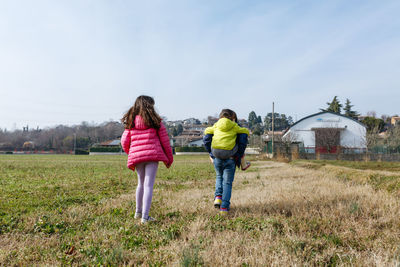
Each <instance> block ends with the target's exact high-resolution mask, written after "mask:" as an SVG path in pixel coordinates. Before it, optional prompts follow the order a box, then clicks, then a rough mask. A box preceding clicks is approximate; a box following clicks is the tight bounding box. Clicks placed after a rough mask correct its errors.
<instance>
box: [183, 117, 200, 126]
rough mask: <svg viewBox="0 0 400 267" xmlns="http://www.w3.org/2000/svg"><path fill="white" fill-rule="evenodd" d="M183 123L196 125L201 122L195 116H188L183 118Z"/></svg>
mask: <svg viewBox="0 0 400 267" xmlns="http://www.w3.org/2000/svg"><path fill="white" fill-rule="evenodd" d="M183 124H184V125H197V124H201V122H200V121H199V120H198V119H196V118H189V119H186V120H183Z"/></svg>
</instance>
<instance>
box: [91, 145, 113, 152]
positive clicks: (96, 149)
mask: <svg viewBox="0 0 400 267" xmlns="http://www.w3.org/2000/svg"><path fill="white" fill-rule="evenodd" d="M120 151H121V147H104V146H99V147H91V148H90V152H120Z"/></svg>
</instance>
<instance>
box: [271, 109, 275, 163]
mask: <svg viewBox="0 0 400 267" xmlns="http://www.w3.org/2000/svg"><path fill="white" fill-rule="evenodd" d="M274 110H275V103H274V102H272V157H274V135H275V125H274V124H275V113H274V112H275V111H274Z"/></svg>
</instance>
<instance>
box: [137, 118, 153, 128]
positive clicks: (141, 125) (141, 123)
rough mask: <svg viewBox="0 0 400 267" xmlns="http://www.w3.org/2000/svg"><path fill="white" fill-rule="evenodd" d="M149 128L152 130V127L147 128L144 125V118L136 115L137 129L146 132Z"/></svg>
mask: <svg viewBox="0 0 400 267" xmlns="http://www.w3.org/2000/svg"><path fill="white" fill-rule="evenodd" d="M148 128H150V127H149V126H147V125H146V124H145V123H144V120H143V118H142V117H141V116H139V115H136V117H135V129H139V130H145V129H148Z"/></svg>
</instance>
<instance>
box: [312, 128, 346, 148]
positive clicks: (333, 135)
mask: <svg viewBox="0 0 400 267" xmlns="http://www.w3.org/2000/svg"><path fill="white" fill-rule="evenodd" d="M314 132H315V151H316V152H319V153H336V152H337V151H338V147H339V146H340V129H337V128H321V129H315V130H314Z"/></svg>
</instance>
